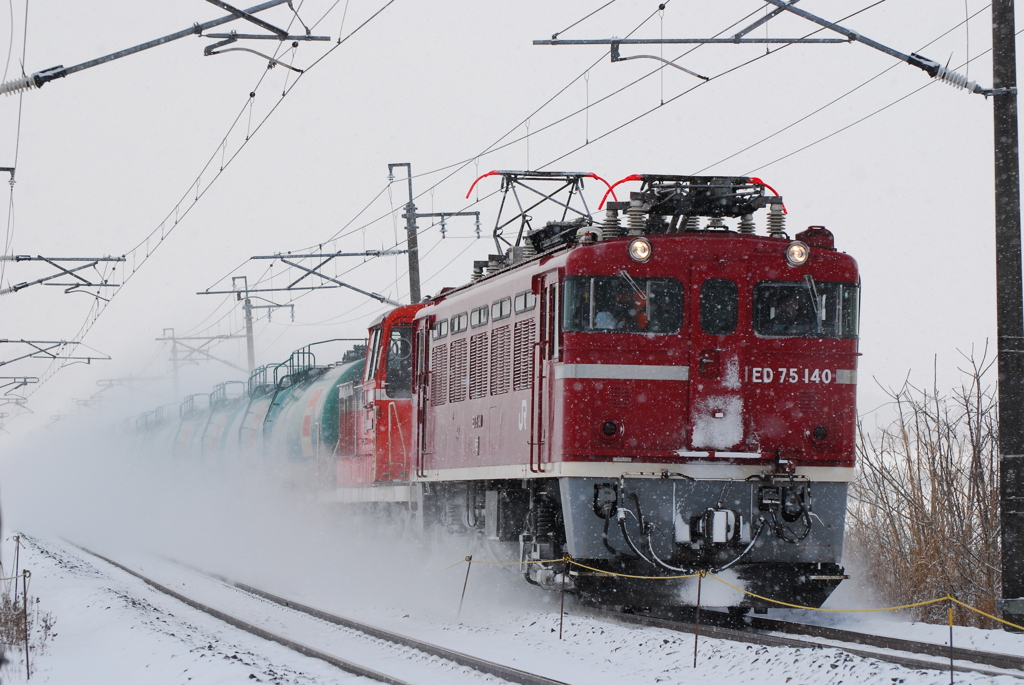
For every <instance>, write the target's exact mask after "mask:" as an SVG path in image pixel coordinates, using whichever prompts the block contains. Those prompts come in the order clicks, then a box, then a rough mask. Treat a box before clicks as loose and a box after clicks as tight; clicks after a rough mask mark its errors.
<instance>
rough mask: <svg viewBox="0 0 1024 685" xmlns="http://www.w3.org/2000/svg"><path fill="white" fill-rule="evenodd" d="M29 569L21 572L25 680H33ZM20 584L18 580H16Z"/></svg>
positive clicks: (15, 584)
mask: <svg viewBox="0 0 1024 685" xmlns="http://www.w3.org/2000/svg"><path fill="white" fill-rule="evenodd" d="M28 576H29V572H28V569H25V570H24V571H22V572H21V615H22V620H23V621H24V626H25V680H31V678H32V668H31V667H30V666H29V664H28ZM14 586H15V587H17V586H18V581H17V580H15V581H14Z"/></svg>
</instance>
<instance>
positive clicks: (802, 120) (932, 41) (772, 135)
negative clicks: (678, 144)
mask: <svg viewBox="0 0 1024 685" xmlns="http://www.w3.org/2000/svg"><path fill="white" fill-rule="evenodd" d="M991 6H992V5H991V4H988V5H985V6H984V7H982V8H981V9H979V10H978V11H977V12H975V13H974V14H972V15H970V16H968V17H967V18H966V19H964V21H962V22H960V23H959V24H957V25H956V26H954V27H953V28H951V29H949V30H948V31H945V32H944V33H942V34H941V35H939V36H938V37H936V38H935V39H934V40H931V41H929V42H928V43H925V44H924V45H923V46H921V47H920V48H918V50H917V51H916V52H921V51H922V50H924V49H926V48H928V47H930V46H931V45H933V44H934V43H936V42H938V41H939V40H941V39H943V38H944V37H946V36H947V35H949V34H950V33H952V32H953V31H955V30H956V29H958V28H960V27H961V26H964V25H965V24H967V23H968V22H969V21H970V20H971V19H973V18H974V17H976V16H978V15H979V14H981V13H982V12H984V11H985V10H987V9H988V8H989V7H991ZM841 21H842V20H841ZM967 64H968V65H969V64H970V61H968V62H967ZM899 66H902V63H901V62H894V63H893V64H891V65H889V66H888V67H886V68H885V69H883V70H882V71H880V72H878V73H877V74H875V75H874V76H872V77H871V78H869V79H868V80H866V81H864V82H862V83H860V84H859V85H857V86H854V87H853V88H851V89H850V90H848V91H846V92H845V93H843V94H842V95H840V96H838V97H836V98H834V99H832V100H830V101H829V102H827V103H825V104H824V105H822V106H820V107H818V108H817V109H815V110H814V111H812V112H810V113H808V114H805V115H804V116H802V117H800V118H799V119H797V120H796V121H793V122H792V123H790V124H787V125H786V126H783V127H782V128H780V129H778V130H776V131H775V132H774V133H771V134H769V135H767V136H765V137H763V138H761V139H760V140H758V141H757V142H755V143H751V144H750V145H748V146H746V147H744V148H743V149H741V150H738V151H737V152H734V153H732V154H731V155H729V156H727V157H723V158H722V159H720V160H718V161H717V162H714V163H712V164H708V165H707V166H705V167H703V168H701V169H698V170H697V171H695V172H694V174H701V173H703V172H705V171H707V170H708V169H711V168H713V167H716V166H718V165H719V164H721V163H723V162H727V161H728V160H730V159H733V158H734V157H737V156H739V155H741V154H743V153H744V152H747V151H749V150H752V149H753V148H755V147H757V146H758V145H761V144H762V143H765V142H767V141H769V140H771V139H772V138H774V137H775V136H777V135H779V134H781V133H784V132H786V131H788V130H789V129H791V128H793V127H794V126H797V125H798V124H801V123H803V122H804V121H807V120H808V119H810V118H811V117H813V116H815V115H816V114H818V113H820V112H823V111H824V110H826V109H828V108H829V107H831V106H832V105H834V104H836V103H838V102H839V101H841V100H843V99H845V98H846V97H848V96H849V95H852V94H853V93H855V92H857V91H858V90H860V89H861V88H863V87H864V86H866V85H868V84H869V83H871V82H872V81H875V80H876V79H878V78H880V77H882V76H883V75H885V74H887V73H889V72H890V71H892V70H893V69H895V68H897V67H899ZM759 168H761V167H759Z"/></svg>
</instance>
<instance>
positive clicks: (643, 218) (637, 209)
mask: <svg viewBox="0 0 1024 685" xmlns="http://www.w3.org/2000/svg"><path fill="white" fill-rule="evenodd" d="M628 216H629V234H630V235H643V234H644V233H645V232H646V230H645V229H646V228H647V214H646V213H645V212H644V206H643V202H640V201H638V202H636V203H635V204H630V206H629V211H628Z"/></svg>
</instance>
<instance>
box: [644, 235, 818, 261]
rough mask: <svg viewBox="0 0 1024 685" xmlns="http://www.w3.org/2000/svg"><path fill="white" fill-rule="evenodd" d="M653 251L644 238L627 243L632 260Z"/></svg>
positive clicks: (648, 257)
mask: <svg viewBox="0 0 1024 685" xmlns="http://www.w3.org/2000/svg"><path fill="white" fill-rule="evenodd" d="M801 244H803V243H801ZM653 253H654V249H653V248H652V247H651V243H650V242H648V240H647V239H646V238H636V239H635V240H633V241H632V242H630V243H629V256H630V258H632V260H633V261H634V262H646V261H647V260H648V259H650V258H651V255H652V254H653Z"/></svg>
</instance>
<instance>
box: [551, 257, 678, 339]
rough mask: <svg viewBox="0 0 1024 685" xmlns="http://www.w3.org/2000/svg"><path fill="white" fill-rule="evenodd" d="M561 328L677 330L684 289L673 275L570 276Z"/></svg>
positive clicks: (651, 331)
mask: <svg viewBox="0 0 1024 685" xmlns="http://www.w3.org/2000/svg"><path fill="white" fill-rule="evenodd" d="M564 293H565V295H564V301H563V304H564V306H563V308H562V312H563V314H562V329H563V330H565V331H574V332H577V331H578V332H608V333H612V332H618V333H651V334H666V333H678V332H679V328H680V326H681V325H682V319H683V288H682V285H681V284H680V283H679V281H677V280H676V279H674V278H633V277H632V276H630V275H629V274H627V273H625V272H623V273H621V274H620V275H618V276H569V277H567V278H566V279H565V286H564Z"/></svg>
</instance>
